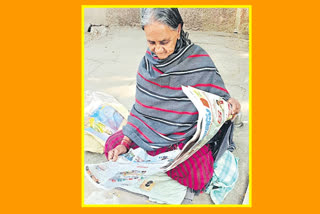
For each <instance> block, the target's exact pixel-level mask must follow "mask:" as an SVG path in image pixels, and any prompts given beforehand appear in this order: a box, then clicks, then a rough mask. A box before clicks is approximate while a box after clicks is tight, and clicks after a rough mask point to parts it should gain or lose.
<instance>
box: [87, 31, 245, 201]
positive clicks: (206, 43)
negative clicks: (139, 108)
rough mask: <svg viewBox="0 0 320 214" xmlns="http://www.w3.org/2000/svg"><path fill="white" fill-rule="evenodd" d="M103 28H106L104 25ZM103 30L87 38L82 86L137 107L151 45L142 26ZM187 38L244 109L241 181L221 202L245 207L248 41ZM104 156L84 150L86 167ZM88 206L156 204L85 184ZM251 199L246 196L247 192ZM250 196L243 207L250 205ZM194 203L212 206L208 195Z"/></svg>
mask: <svg viewBox="0 0 320 214" xmlns="http://www.w3.org/2000/svg"><path fill="white" fill-rule="evenodd" d="M102 28H103V27H102ZM102 28H101V29H100V30H98V31H93V32H92V33H86V35H85V45H84V47H85V48H84V50H85V52H84V53H85V56H84V65H85V67H84V75H85V76H84V87H85V90H94V91H101V92H104V93H107V94H110V95H112V96H114V97H115V98H116V99H117V100H118V101H119V102H120V103H122V104H123V105H124V106H125V107H126V108H127V109H129V110H130V109H131V106H132V104H133V103H134V94H135V84H136V82H135V76H136V71H137V68H138V65H139V62H140V60H141V58H142V56H143V55H144V53H145V51H146V48H147V43H146V40H145V36H144V32H143V31H142V30H141V29H140V28H129V27H114V28H111V29H110V28H105V29H104V30H102ZM188 32H189V34H190V36H189V38H190V39H191V40H192V42H194V43H195V44H198V45H200V46H201V47H202V48H204V49H205V50H206V51H207V52H208V53H209V55H210V56H211V57H212V59H213V61H214V62H215V64H216V66H217V68H218V69H219V71H220V74H221V76H222V78H223V80H224V81H225V84H226V87H227V89H228V90H229V92H230V94H231V96H232V97H234V98H236V99H238V100H239V101H240V103H241V106H242V110H241V111H242V121H243V122H244V126H242V127H239V128H235V132H234V141H235V143H236V146H237V149H236V150H235V151H234V152H233V153H234V155H235V156H236V157H238V158H239V179H238V181H237V183H236V185H235V187H234V189H233V190H232V191H231V192H230V193H229V194H228V195H227V197H226V198H225V200H224V202H223V204H242V203H243V202H244V198H245V194H246V192H247V187H248V182H249V175H248V172H249V124H248V121H249V51H248V44H249V43H248V39H247V38H239V37H238V36H236V35H231V34H225V33H217V32H199V31H188ZM105 161H106V159H105V157H104V155H100V154H94V153H90V152H85V159H84V163H99V162H105ZM84 183H85V184H84V198H85V204H86V203H88V204H91V203H95V202H96V203H104V204H113V203H115V204H153V203H152V202H150V201H148V198H147V197H145V196H142V195H138V194H134V193H130V192H127V191H125V190H122V189H114V190H112V191H106V190H102V189H98V188H96V187H95V186H93V185H92V184H91V183H90V182H89V181H88V180H87V179H85V182H84ZM247 195H248V194H247ZM247 201H248V200H247V197H246V200H245V202H244V203H247ZM193 204H213V202H212V201H211V198H210V196H209V195H208V194H206V193H202V194H200V195H198V196H196V197H195V198H194V200H193Z"/></svg>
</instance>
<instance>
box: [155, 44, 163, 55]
mask: <svg viewBox="0 0 320 214" xmlns="http://www.w3.org/2000/svg"><path fill="white" fill-rule="evenodd" d="M162 50H163V48H162V46H161V45H156V47H155V52H156V53H157V52H158V53H159V52H162Z"/></svg>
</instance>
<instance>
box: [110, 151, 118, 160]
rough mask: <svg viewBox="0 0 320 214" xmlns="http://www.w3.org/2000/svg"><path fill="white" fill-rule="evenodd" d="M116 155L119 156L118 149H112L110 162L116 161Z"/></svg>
mask: <svg viewBox="0 0 320 214" xmlns="http://www.w3.org/2000/svg"><path fill="white" fill-rule="evenodd" d="M118 155H119V150H118V149H114V153H113V157H112V161H117V160H118Z"/></svg>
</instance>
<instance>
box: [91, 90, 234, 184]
mask: <svg viewBox="0 0 320 214" xmlns="http://www.w3.org/2000/svg"><path fill="white" fill-rule="evenodd" d="M182 90H183V92H184V93H185V94H186V95H187V96H188V98H189V99H190V100H191V101H192V103H193V104H194V105H195V107H196V108H197V110H198V112H199V114H198V125H197V130H196V133H195V135H194V136H193V137H192V139H190V140H189V141H188V142H187V143H186V145H185V146H184V147H183V149H182V150H179V149H177V150H173V151H170V152H165V153H161V154H159V155H157V156H154V157H153V156H150V155H148V154H147V152H146V151H144V150H143V149H141V148H138V149H135V150H132V149H130V150H129V152H128V153H126V154H124V155H121V156H119V159H118V161H117V162H112V161H109V162H105V163H99V164H87V165H85V174H86V176H87V177H89V180H91V182H93V183H94V184H95V185H98V186H100V187H102V188H105V189H111V188H115V187H125V186H129V185H131V184H134V183H136V182H139V181H140V182H141V181H142V180H144V179H146V177H148V176H150V175H153V174H155V173H158V172H166V171H169V170H171V169H173V168H175V167H176V166H178V165H179V164H180V163H182V162H184V161H185V160H187V159H188V158H189V157H190V156H192V155H193V154H194V153H195V152H196V151H198V150H199V149H200V148H201V147H202V146H204V145H205V144H206V143H207V142H208V141H209V140H210V139H211V138H212V137H213V136H214V135H215V134H216V133H217V132H218V131H219V129H220V128H221V126H222V125H223V124H224V123H225V122H226V121H227V120H228V119H231V106H230V104H229V103H228V102H226V101H225V100H223V98H222V97H219V96H217V95H214V94H211V93H208V92H205V91H202V90H199V89H196V88H193V87H190V86H188V87H185V86H182Z"/></svg>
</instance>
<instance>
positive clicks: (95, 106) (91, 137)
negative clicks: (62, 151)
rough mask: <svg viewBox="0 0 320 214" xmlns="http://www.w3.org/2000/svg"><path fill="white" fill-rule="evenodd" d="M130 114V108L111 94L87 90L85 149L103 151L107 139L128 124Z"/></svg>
mask: <svg viewBox="0 0 320 214" xmlns="http://www.w3.org/2000/svg"><path fill="white" fill-rule="evenodd" d="M128 114H129V112H128V110H127V109H126V108H125V107H124V106H123V105H122V104H120V103H119V102H118V101H117V100H116V99H115V98H114V97H112V96H111V95H108V94H104V93H102V92H96V91H85V98H84V127H85V129H84V131H85V132H84V150H85V151H90V152H96V153H103V151H104V144H105V142H106V140H107V139H108V137H109V136H110V135H112V134H113V133H115V132H116V131H118V130H120V129H121V128H122V126H123V125H125V124H126V118H127V117H128Z"/></svg>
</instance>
